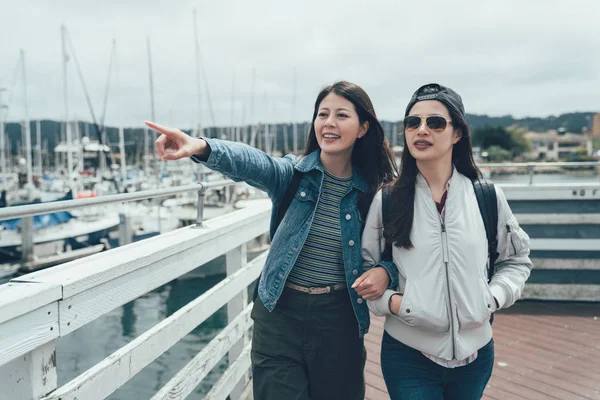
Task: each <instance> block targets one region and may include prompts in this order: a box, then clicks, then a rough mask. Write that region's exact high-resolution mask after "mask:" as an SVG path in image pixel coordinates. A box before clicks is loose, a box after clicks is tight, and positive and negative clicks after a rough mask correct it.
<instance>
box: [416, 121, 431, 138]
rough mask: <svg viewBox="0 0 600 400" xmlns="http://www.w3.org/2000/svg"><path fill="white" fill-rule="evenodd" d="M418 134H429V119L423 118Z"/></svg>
mask: <svg viewBox="0 0 600 400" xmlns="http://www.w3.org/2000/svg"><path fill="white" fill-rule="evenodd" d="M417 134H419V135H428V134H429V129H428V128H427V120H426V119H425V118H423V119H421V123H420V124H419V129H417Z"/></svg>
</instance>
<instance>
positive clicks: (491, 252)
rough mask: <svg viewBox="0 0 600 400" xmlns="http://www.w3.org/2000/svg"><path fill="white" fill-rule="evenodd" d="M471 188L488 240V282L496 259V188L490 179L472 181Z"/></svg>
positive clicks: (492, 273)
mask: <svg viewBox="0 0 600 400" xmlns="http://www.w3.org/2000/svg"><path fill="white" fill-rule="evenodd" d="M473 189H474V190H475V196H476V197H477V204H478V205H479V212H480V213H481V218H482V219H483V225H484V226H485V234H486V237H487V241H488V257H489V261H490V262H489V266H488V282H489V281H490V280H491V279H492V275H494V264H495V263H496V259H498V202H497V199H496V189H495V188H494V184H493V183H492V182H491V181H488V180H485V179H478V180H474V181H473Z"/></svg>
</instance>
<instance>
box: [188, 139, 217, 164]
mask: <svg viewBox="0 0 600 400" xmlns="http://www.w3.org/2000/svg"><path fill="white" fill-rule="evenodd" d="M200 139H202V140H204V141H205V142H206V144H207V146H208V149H207V152H206V154H204V155H200V154H194V155H191V156H190V158H191V159H192V161H193V162H195V163H197V164H200V163H201V164H205V165H206V166H207V167H209V168H210V165H216V164H217V163H218V162H219V160H218V158H220V157H217V156H216V155H214V154H215V151H213V149H214V148H216V149H217V150H218V147H219V145H218V144H217V142H215V140H214V139H210V138H205V137H201V138H200ZM217 152H218V151H217ZM213 155H214V156H213Z"/></svg>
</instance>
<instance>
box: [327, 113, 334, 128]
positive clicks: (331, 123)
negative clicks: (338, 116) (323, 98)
mask: <svg viewBox="0 0 600 400" xmlns="http://www.w3.org/2000/svg"><path fill="white" fill-rule="evenodd" d="M333 118H334V115H333V114H331V115H329V117H327V119H326V120H325V126H334V125H335V123H334V121H333Z"/></svg>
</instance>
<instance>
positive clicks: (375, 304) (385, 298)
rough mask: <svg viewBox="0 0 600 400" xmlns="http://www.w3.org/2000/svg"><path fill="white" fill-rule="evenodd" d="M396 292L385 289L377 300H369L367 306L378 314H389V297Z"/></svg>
mask: <svg viewBox="0 0 600 400" xmlns="http://www.w3.org/2000/svg"><path fill="white" fill-rule="evenodd" d="M396 293H397V292H396V291H394V290H390V289H388V290H386V291H385V292H384V293H383V295H382V296H381V297H380V298H378V299H377V300H371V301H369V303H370V305H371V307H369V308H371V309H373V311H374V312H375V313H376V314H377V315H380V316H383V315H388V314H391V312H390V307H389V302H390V297H392V295H394V294H396Z"/></svg>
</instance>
